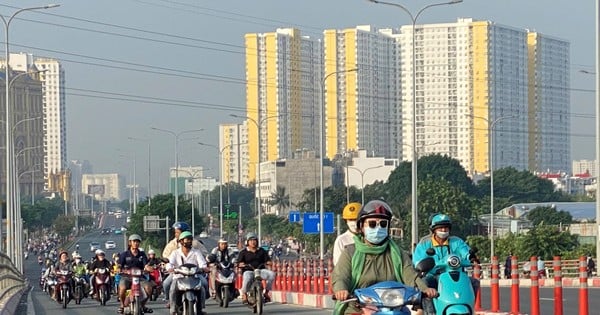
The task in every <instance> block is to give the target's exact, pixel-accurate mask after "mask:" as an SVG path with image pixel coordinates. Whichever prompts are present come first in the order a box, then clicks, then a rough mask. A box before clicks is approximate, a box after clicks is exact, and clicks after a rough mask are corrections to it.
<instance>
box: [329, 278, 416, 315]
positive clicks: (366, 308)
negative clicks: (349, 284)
mask: <svg viewBox="0 0 600 315" xmlns="http://www.w3.org/2000/svg"><path fill="white" fill-rule="evenodd" d="M353 295H354V296H351V297H350V298H349V299H347V300H344V301H340V302H341V303H357V304H358V305H359V308H361V309H362V311H363V312H362V313H363V314H369V315H410V314H411V310H410V308H409V307H408V306H411V305H412V306H418V305H421V298H422V293H421V291H419V290H418V289H416V288H412V287H410V286H407V285H405V284H403V283H400V282H396V281H384V282H379V283H376V284H374V285H372V286H370V287H367V288H363V289H356V290H354V292H353Z"/></svg>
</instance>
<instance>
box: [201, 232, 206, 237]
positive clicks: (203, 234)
mask: <svg viewBox="0 0 600 315" xmlns="http://www.w3.org/2000/svg"><path fill="white" fill-rule="evenodd" d="M207 237H208V233H206V232H202V233H200V238H207Z"/></svg>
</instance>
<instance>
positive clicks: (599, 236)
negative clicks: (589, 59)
mask: <svg viewBox="0 0 600 315" xmlns="http://www.w3.org/2000/svg"><path fill="white" fill-rule="evenodd" d="M599 174H600V0H596V264H598V263H600V181H598V178H600V176H599Z"/></svg>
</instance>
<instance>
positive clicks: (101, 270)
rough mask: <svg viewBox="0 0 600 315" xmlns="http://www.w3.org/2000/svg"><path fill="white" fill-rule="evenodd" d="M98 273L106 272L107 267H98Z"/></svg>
mask: <svg viewBox="0 0 600 315" xmlns="http://www.w3.org/2000/svg"><path fill="white" fill-rule="evenodd" d="M98 273H99V274H105V273H106V269H104V268H100V269H98Z"/></svg>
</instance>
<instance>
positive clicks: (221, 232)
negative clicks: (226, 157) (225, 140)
mask: <svg viewBox="0 0 600 315" xmlns="http://www.w3.org/2000/svg"><path fill="white" fill-rule="evenodd" d="M198 144H199V145H203V146H207V147H211V148H215V149H217V152H219V178H220V179H219V181H220V185H219V229H220V232H219V237H220V238H223V151H225V149H227V148H230V147H232V146H234V145H239V143H231V144H228V145H226V146H223V148H221V149H219V147H218V146H216V145H214V144H208V143H204V142H198Z"/></svg>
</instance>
